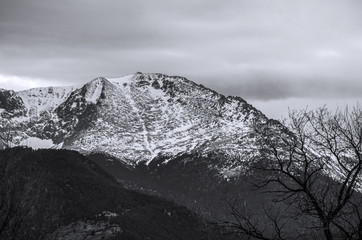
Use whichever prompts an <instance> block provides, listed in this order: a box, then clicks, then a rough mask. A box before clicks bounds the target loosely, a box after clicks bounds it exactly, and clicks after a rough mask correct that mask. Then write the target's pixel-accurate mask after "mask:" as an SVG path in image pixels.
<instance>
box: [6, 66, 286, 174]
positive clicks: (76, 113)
mask: <svg viewBox="0 0 362 240" xmlns="http://www.w3.org/2000/svg"><path fill="white" fill-rule="evenodd" d="M0 122H1V123H2V125H3V126H8V128H10V129H11V131H12V134H13V136H14V137H12V138H11V139H10V143H9V145H11V146H19V145H26V146H30V147H35V148H39V147H40V148H65V149H71V150H77V151H79V152H81V153H86V154H90V153H103V154H106V155H109V156H112V157H115V158H117V159H119V160H120V161H122V162H123V163H126V164H128V165H131V166H135V165H137V164H138V163H144V164H146V165H148V164H150V162H152V161H153V160H155V159H163V163H166V162H168V161H170V160H172V159H175V158H176V157H178V156H181V155H184V154H198V155H199V156H204V157H205V156H208V155H213V156H218V157H217V158H218V159H219V161H218V163H216V164H214V167H215V168H217V171H218V172H219V173H220V174H221V175H223V176H224V177H226V178H229V177H233V176H236V175H239V174H240V173H241V172H243V171H245V168H244V167H243V165H245V164H243V161H247V160H250V159H251V158H252V156H253V155H255V154H257V153H258V149H257V148H256V147H255V142H254V141H255V139H254V137H253V129H252V127H253V124H255V123H258V124H268V125H270V126H271V128H273V129H275V131H276V134H277V133H278V132H280V131H283V129H284V127H283V126H282V125H281V124H280V123H279V122H277V121H273V120H269V119H268V118H267V117H266V116H265V115H264V114H263V113H262V112H260V111H259V110H257V109H255V108H254V107H253V106H251V105H250V104H248V103H247V102H246V101H245V100H243V99H242V98H239V97H231V96H228V97H226V96H224V95H222V94H219V93H217V92H215V91H213V90H211V89H208V88H206V87H204V86H202V85H199V84H196V83H194V82H192V81H190V80H188V79H186V78H184V77H178V76H167V75H164V74H158V73H150V74H148V73H147V74H146V73H136V74H134V75H128V76H124V77H121V78H112V79H107V78H103V77H100V78H96V79H94V80H92V81H90V82H89V83H87V84H85V85H84V86H71V87H47V88H34V89H29V90H25V91H20V92H14V91H11V90H10V91H9V90H0ZM0 144H1V143H0ZM4 144H5V143H4V142H3V143H2V145H4ZM158 163H160V162H159V161H158Z"/></svg>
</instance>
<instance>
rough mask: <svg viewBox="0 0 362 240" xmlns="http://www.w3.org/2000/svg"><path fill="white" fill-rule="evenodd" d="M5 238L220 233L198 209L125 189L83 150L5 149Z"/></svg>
mask: <svg viewBox="0 0 362 240" xmlns="http://www.w3.org/2000/svg"><path fill="white" fill-rule="evenodd" d="M0 173H1V174H0V177H1V179H0V180H1V183H2V185H1V189H0V194H1V195H0V197H1V199H0V202H1V207H0V211H1V214H0V239H82V238H84V236H88V237H91V238H87V239H102V238H103V239H113V238H114V239H217V234H215V232H211V228H210V227H209V226H207V225H206V223H204V222H203V221H202V220H200V218H198V217H197V216H196V215H195V214H194V213H192V212H190V211H189V210H187V209H186V208H184V207H180V206H177V205H175V204H173V203H171V202H167V201H164V200H161V199H159V198H156V197H151V196H146V195H143V194H139V193H136V192H133V191H129V190H125V189H124V188H123V187H122V186H121V185H120V184H119V183H118V182H117V181H116V180H115V179H114V178H113V177H111V176H110V175H108V174H107V173H106V172H105V171H104V170H102V169H101V168H99V167H98V166H97V165H96V164H94V163H93V162H92V161H91V160H89V159H88V158H86V157H84V156H83V155H81V154H79V153H77V152H74V151H67V150H37V151H34V150H32V149H29V148H13V149H7V150H4V151H1V152H0Z"/></svg>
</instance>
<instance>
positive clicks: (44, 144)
mask: <svg viewBox="0 0 362 240" xmlns="http://www.w3.org/2000/svg"><path fill="white" fill-rule="evenodd" d="M20 145H22V146H28V147H31V148H33V149H39V148H57V147H54V146H56V145H55V144H54V143H53V141H52V140H51V139H40V138H37V137H29V138H27V139H24V140H23V141H22V142H21V143H20ZM59 148H61V146H60V147H59Z"/></svg>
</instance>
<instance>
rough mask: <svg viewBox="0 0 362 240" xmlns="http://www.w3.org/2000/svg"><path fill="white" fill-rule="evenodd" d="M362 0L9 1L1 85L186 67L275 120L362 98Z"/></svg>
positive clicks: (0, 4)
mask: <svg viewBox="0 0 362 240" xmlns="http://www.w3.org/2000/svg"><path fill="white" fill-rule="evenodd" d="M361 13H362V1H360V0H293V1H291V0H223V1H220V0H129V1H128V0H117V1H116V0H114V1H113V0H102V1H100V0H98V1H93V0H62V1H56V0H53V1H52V0H0V88H6V89H14V90H19V89H25V88H30V87H38V86H49V85H72V84H79V83H86V82H88V81H90V80H91V79H93V78H95V77H98V76H104V77H117V76H123V75H127V74H132V73H135V72H137V71H141V72H161V73H166V74H169V75H181V76H185V77H187V78H189V79H190V80H193V81H195V82H197V83H201V84H203V85H205V86H208V87H209V88H212V89H214V90H216V91H218V92H220V93H223V94H226V95H237V96H241V97H242V98H244V99H245V100H247V101H250V102H251V103H253V104H255V105H256V106H257V107H258V108H260V109H261V110H262V111H265V112H266V113H267V115H269V116H271V117H275V118H279V116H281V115H283V114H285V113H286V111H287V106H290V107H292V108H293V107H301V106H304V105H306V104H308V105H310V106H312V105H317V104H319V105H320V104H322V105H323V104H324V103H330V102H333V103H334V104H338V103H339V104H340V106H342V105H343V104H344V103H346V102H348V101H349V102H353V101H356V100H359V99H361V97H362V81H361V78H362V14H361Z"/></svg>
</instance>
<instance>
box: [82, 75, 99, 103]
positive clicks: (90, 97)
mask: <svg viewBox="0 0 362 240" xmlns="http://www.w3.org/2000/svg"><path fill="white" fill-rule="evenodd" d="M103 86H104V82H103V80H102V79H101V78H97V79H95V80H93V81H92V82H90V83H88V84H87V85H86V89H87V92H86V94H85V100H86V101H87V102H91V103H94V104H96V103H97V102H98V100H99V98H100V97H101V94H102V90H103Z"/></svg>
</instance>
